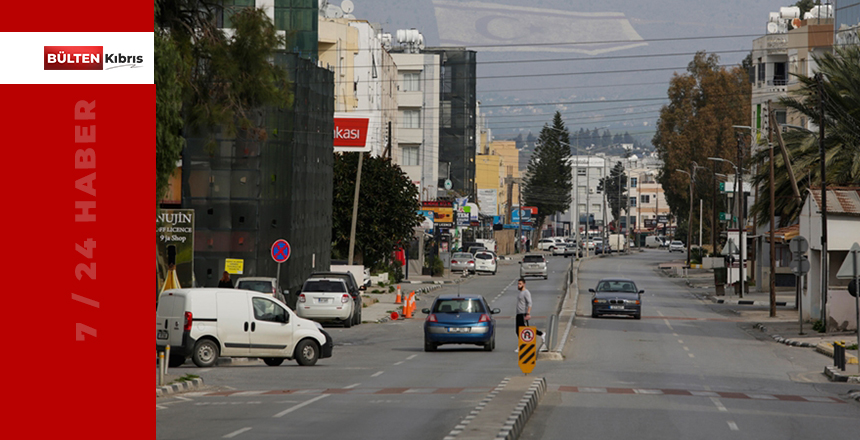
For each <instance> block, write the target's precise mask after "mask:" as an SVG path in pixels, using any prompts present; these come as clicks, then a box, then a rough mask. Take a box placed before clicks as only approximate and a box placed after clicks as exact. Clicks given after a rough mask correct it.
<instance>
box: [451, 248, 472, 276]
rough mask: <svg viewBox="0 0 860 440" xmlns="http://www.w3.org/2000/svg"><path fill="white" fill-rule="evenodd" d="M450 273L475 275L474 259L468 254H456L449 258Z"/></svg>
mask: <svg viewBox="0 0 860 440" xmlns="http://www.w3.org/2000/svg"><path fill="white" fill-rule="evenodd" d="M451 272H464V273H465V272H471V273H475V257H474V256H472V254H470V253H468V252H457V253H455V254H454V255H453V256H451Z"/></svg>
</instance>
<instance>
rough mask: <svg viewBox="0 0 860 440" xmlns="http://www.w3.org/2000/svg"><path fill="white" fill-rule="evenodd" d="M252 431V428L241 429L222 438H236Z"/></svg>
mask: <svg viewBox="0 0 860 440" xmlns="http://www.w3.org/2000/svg"><path fill="white" fill-rule="evenodd" d="M250 430H251V428H242V429H239V430H236V431H233V432H231V433H229V434H227V435H225V436H224V437H222V438H233V437H236V436H237V435H239V434H241V433H243V432H247V431H250Z"/></svg>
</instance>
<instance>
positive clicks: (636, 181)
mask: <svg viewBox="0 0 860 440" xmlns="http://www.w3.org/2000/svg"><path fill="white" fill-rule="evenodd" d="M638 184H639V178H638V177H631V178H630V187H631V188H636V185H638Z"/></svg>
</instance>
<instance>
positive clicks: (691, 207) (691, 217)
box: [675, 162, 699, 269]
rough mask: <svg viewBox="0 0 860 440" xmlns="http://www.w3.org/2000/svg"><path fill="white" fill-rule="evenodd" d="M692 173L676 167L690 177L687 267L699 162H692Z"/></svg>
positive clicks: (688, 265)
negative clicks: (694, 190)
mask: <svg viewBox="0 0 860 440" xmlns="http://www.w3.org/2000/svg"><path fill="white" fill-rule="evenodd" d="M691 168H692V173H690V172H687V171H684V170H679V169H676V170H675V171H678V172H681V173H684V174H686V175H687V176H688V177H689V178H690V216H689V219H688V220H687V268H688V269H689V268H690V250H691V249H692V246H691V241H692V240H693V182H694V181H695V180H696V169H698V168H699V164H697V163H696V162H692V166H691Z"/></svg>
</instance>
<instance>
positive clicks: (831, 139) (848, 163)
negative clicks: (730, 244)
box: [751, 46, 860, 226]
mask: <svg viewBox="0 0 860 440" xmlns="http://www.w3.org/2000/svg"><path fill="white" fill-rule="evenodd" d="M814 59H815V63H816V64H817V65H818V67H819V72H820V73H821V75H822V76H823V78H824V84H823V89H824V94H823V95H824V100H823V101H824V113H825V120H824V147H825V169H826V173H827V176H826V179H825V180H826V181H827V185H828V186H858V185H860V160H858V157H860V69H858V68H857V66H858V65H860V48H858V47H857V46H845V47H837V48H836V49H835V53H831V52H824V53H823V54H822V55H820V56H818V55H817V56H815V57H814ZM796 76H797V78H798V80H799V81H800V82H801V84H802V87H801V88H800V89H798V90H797V91H795V92H793V95H792V96H789V97H788V98H783V99H781V102H782V103H783V104H784V105H785V106H786V107H788V108H789V109H792V110H794V111H796V112H798V113H800V114H801V115H803V116H804V117H805V118H806V119H808V120H809V122H810V123H812V124H815V125H816V126H819V125H820V124H821V106H820V105H819V103H820V102H821V98H820V96H821V94H820V93H819V84H818V80H817V79H816V78H815V77H808V76H805V75H796ZM783 139H784V140H785V144H786V147H787V149H788V150H789V156H790V158H791V159H790V160H791V162H790V164H791V167H792V169H793V171H794V175H795V177H796V178H797V186H798V189H799V190H800V193H801V196H803V195H805V194H806V189H807V188H812V187H820V185H821V161H820V159H821V158H820V154H819V141H818V130H817V129H816V130H814V131H809V130H794V129H791V130H788V131H787V132H786V133H784V134H783ZM774 142H776V141H775V140H774ZM753 160H754V161H755V162H756V163H759V164H761V165H763V166H760V167H759V168H758V173H757V174H756V175H755V176H754V178H753V184H754V185H756V186H764V185H769V179H770V167H769V166H767V161H768V160H769V153H768V150H767V149H763V150H762V151H760V152H759V153H758V154H757V155H756V156H755V157H754V158H753ZM774 176H775V179H774V188H775V189H774V193H775V196H776V204H775V206H774V212H775V213H776V215H777V216H779V217H780V225H782V226H786V225H790V224H792V223H794V222H796V221H797V219H798V216H799V215H800V211H801V209H802V208H803V206H802V205H801V204H800V203H798V202H797V199H796V198H794V192H793V189H792V187H791V182H790V181H789V178H788V170H787V168H786V164H785V162H784V161H783V159H782V155H781V154H775V155H774ZM751 213H752V214H753V215H756V214H757V215H758V217H757V218H758V220H759V221H758V223H759V225H764V224H767V223H769V222H770V214H769V213H770V193H769V191H759V196H758V199H757V200H756V203H755V204H754V205H753V208H752V210H751Z"/></svg>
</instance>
